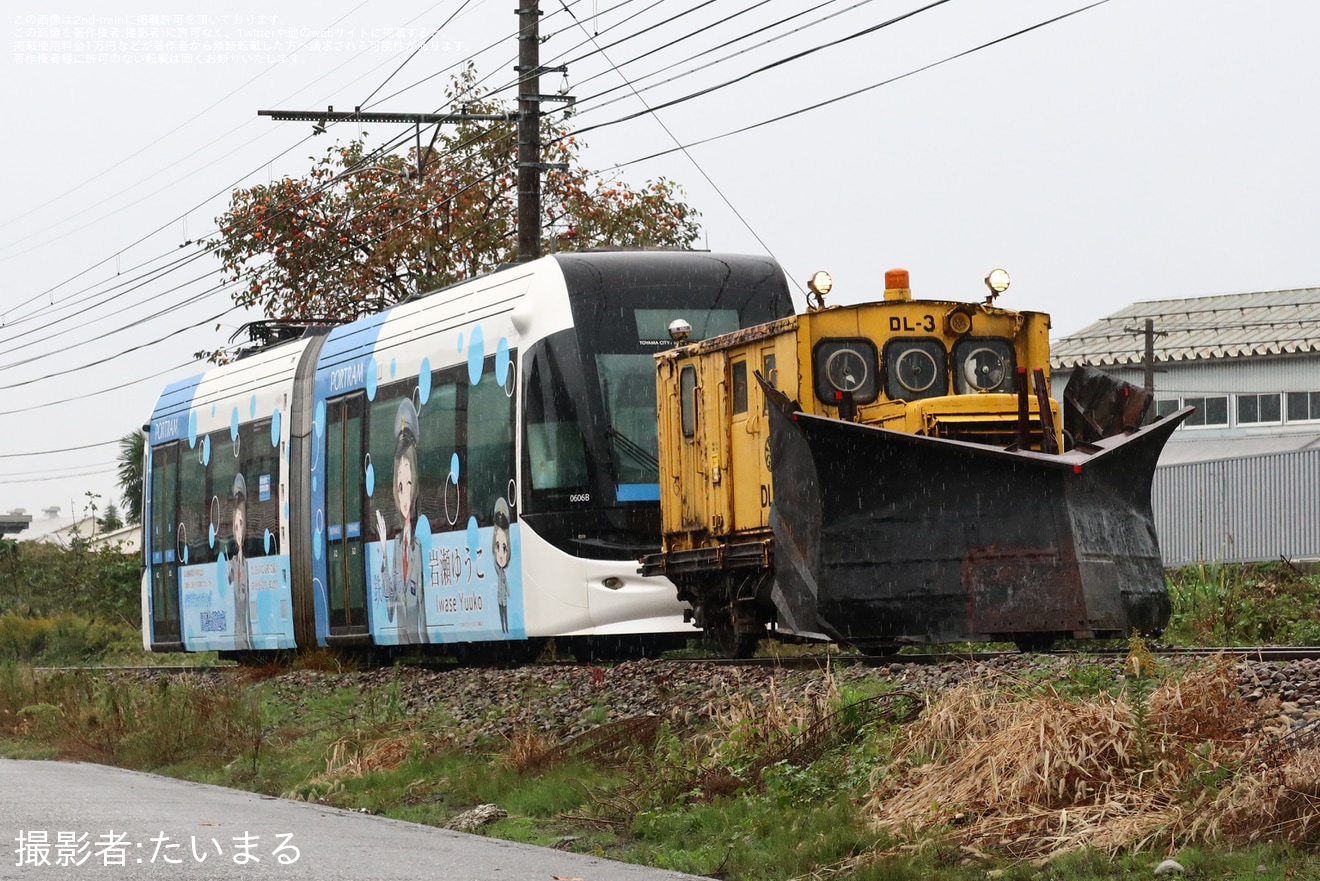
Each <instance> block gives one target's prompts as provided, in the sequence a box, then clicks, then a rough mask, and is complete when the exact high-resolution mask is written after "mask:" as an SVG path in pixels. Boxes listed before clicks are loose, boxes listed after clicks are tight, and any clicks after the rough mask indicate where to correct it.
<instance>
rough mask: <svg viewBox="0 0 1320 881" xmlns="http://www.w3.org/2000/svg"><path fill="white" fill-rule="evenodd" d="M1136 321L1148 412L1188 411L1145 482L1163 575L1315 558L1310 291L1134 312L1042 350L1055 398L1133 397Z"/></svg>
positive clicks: (1317, 308)
mask: <svg viewBox="0 0 1320 881" xmlns="http://www.w3.org/2000/svg"><path fill="white" fill-rule="evenodd" d="M1147 319H1150V320H1151V321H1152V323H1153V329H1154V331H1155V333H1156V336H1155V338H1154V354H1155V370H1156V372H1155V396H1156V409H1157V412H1158V413H1159V414H1161V415H1162V414H1164V413H1170V412H1173V411H1174V410H1176V409H1178V408H1179V407H1182V406H1189V405H1190V406H1194V407H1196V408H1197V411H1196V413H1195V414H1194V415H1193V416H1192V417H1191V418H1190V419H1189V420H1188V421H1187V422H1186V423H1184V425H1183V427H1182V428H1179V429H1178V431H1176V432H1175V433H1174V435H1173V438H1172V439H1171V440H1170V442H1169V444H1168V446H1167V447H1165V450H1164V454H1163V455H1162V456H1161V457H1160V466H1159V468H1158V469H1157V471H1156V474H1155V486H1154V490H1153V502H1154V508H1155V523H1156V527H1157V529H1158V530H1159V535H1160V547H1161V550H1162V551H1163V554H1164V561H1165V563H1166V564H1167V565H1170V566H1180V565H1186V564H1189V563H1199V562H1251V561H1260V560H1279V559H1288V560H1306V559H1311V560H1314V559H1320V288H1298V289H1294V290H1285V291H1263V292H1258V293H1248V294H1225V295H1221V296H1214V297H1197V298H1192V299H1184V300H1150V301H1145V302H1138V303H1133V304H1132V305H1130V306H1127V307H1126V308H1124V309H1121V310H1119V311H1118V312H1116V313H1114V314H1113V315H1111V316H1109V317H1107V318H1103V319H1101V320H1100V321H1097V322H1095V323H1094V324H1091V325H1089V326H1087V327H1084V328H1082V329H1081V330H1080V331H1078V332H1076V333H1074V334H1070V335H1068V336H1065V337H1062V338H1059V339H1056V340H1054V341H1053V344H1052V346H1051V349H1052V361H1053V365H1052V366H1053V370H1054V387H1055V393H1056V394H1062V390H1063V387H1064V384H1065V383H1066V382H1067V377H1068V373H1069V370H1070V369H1071V368H1072V367H1073V366H1075V365H1078V364H1089V365H1091V366H1093V367H1098V368H1099V369H1101V370H1104V371H1106V372H1108V373H1110V374H1113V375H1114V376H1117V377H1119V378H1121V379H1125V380H1127V381H1128V382H1132V383H1135V384H1137V385H1141V384H1142V383H1143V382H1144V376H1145V370H1144V355H1145V345H1146V343H1145V323H1146V320H1147Z"/></svg>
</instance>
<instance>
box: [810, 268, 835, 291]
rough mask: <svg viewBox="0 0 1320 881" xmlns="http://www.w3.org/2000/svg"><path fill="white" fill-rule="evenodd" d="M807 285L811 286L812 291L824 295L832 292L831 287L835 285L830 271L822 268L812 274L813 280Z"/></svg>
mask: <svg viewBox="0 0 1320 881" xmlns="http://www.w3.org/2000/svg"><path fill="white" fill-rule="evenodd" d="M807 287H809V288H811V290H812V292H814V293H816V294H819V295H820V296H822V297H823V296H825V295H826V294H828V293H829V292H830V288H832V287H834V279H833V278H831V277H830V274H829V273H828V272H826V271H825V270H823V269H822V270H821V271H820V272H817V273H816V274H814V275H813V276H811V280H810V281H808V282H807Z"/></svg>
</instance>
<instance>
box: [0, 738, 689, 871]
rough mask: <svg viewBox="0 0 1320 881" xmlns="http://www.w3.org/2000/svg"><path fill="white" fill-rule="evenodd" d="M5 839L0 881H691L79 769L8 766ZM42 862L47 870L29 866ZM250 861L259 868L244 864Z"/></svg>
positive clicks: (2, 791)
mask: <svg viewBox="0 0 1320 881" xmlns="http://www.w3.org/2000/svg"><path fill="white" fill-rule="evenodd" d="M0 830H2V831H3V835H4V837H5V839H6V840H7V841H8V842H9V844H8V845H6V847H5V855H4V858H3V859H0V878H4V879H9V878H13V879H25V881H37V879H47V878H69V879H89V881H90V879H115V881H138V879H148V878H151V879H156V878H176V877H177V878H189V879H198V881H209V879H226V881H228V879H236V878H243V879H250V881H284V879H316V881H373V879H391V881H392V879H419V881H421V879H425V881H432V879H435V881H554V879H581V881H683V879H687V881H695V876H692V875H683V874H679V873H677V872H665V871H661V870H658V869H647V868H644V867H641V866H632V865H628V864H627V863H619V862H614V861H612V860H605V859H597V858H594V857H589V856H581V855H578V854H572V853H565V852H563V851H558V850H551V849H548V848H540V847H532V846H530V845H524V844H512V843H510V842H506V841H497V840H495V839H492V838H485V837H482V836H479V835H464V834H462V833H458V832H450V831H448V830H445V829H436V828H433V827H430V826H421V825H417V824H415V823H404V822H401V821H398V820H388V819H385V818H384V817H374V816H370V815H367V814H357V813H353V812H351V811H343V810H338V809H335V808H327V807H324V806H320V805H311V804H306V803H303V802H296V801H289V800H287V799H277V798H270V797H268V796H262V795H256V794H253V793H250V792H241V791H238V790H232V789H223V788H221V787H218V786H207V785H205V784H201V783H188V782H183V781H178V780H171V779H167V778H164V777H158V776H155V775H153V774H141V773H137V772H135V771H123V770H120V769H118V768H107V767H105V766H102V765H87V764H80V763H65V762H25V761H15V760H11V759H0ZM34 833H36V834H34ZM43 838H44V841H43ZM69 839H72V841H73V843H71V844H70V843H69ZM62 842H63V843H64V846H63V847H62V846H61V843H62ZM294 848H296V851H295V850H294ZM42 855H44V856H45V858H46V859H47V860H48V861H49V863H50V865H33V863H36V862H38V861H40V859H41V857H42ZM62 856H63V861H64V864H63V865H59V864H58V863H60V861H61V857H62ZM249 856H250V857H253V858H255V859H257V860H259V862H254V861H246V862H244V860H245V859H246V858H247V857H249ZM295 856H296V861H294V862H289V861H290V860H291V859H292V858H294V857H295ZM70 860H72V861H73V862H75V863H76V862H78V861H81V865H70V864H69V861H70Z"/></svg>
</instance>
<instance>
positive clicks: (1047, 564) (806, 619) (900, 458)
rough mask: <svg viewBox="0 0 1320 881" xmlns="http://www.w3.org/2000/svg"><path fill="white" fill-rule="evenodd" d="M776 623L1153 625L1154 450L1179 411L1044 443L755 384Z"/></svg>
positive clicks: (863, 639) (1156, 594) (820, 629)
mask: <svg viewBox="0 0 1320 881" xmlns="http://www.w3.org/2000/svg"><path fill="white" fill-rule="evenodd" d="M763 388H765V390H766V395H767V397H768V398H769V401H770V451H771V464H772V470H773V473H774V488H775V499H774V508H773V510H772V511H771V515H770V523H771V526H772V528H773V530H774V536H775V542H774V548H775V551H774V552H775V570H776V584H775V587H774V590H773V599H774V602H775V606H776V611H777V613H778V619H779V627H780V629H781V630H787V631H792V632H796V633H802V634H810V633H816V634H825V635H827V636H829V637H830V638H832V639H835V640H838V641H841V642H845V643H850V644H853V645H858V646H862V647H867V646H882V645H898V644H903V643H944V642H962V641H971V642H981V641H1001V640H1003V641H1016V642H1018V644H1019V645H1023V644H1024V643H1025V644H1030V645H1041V644H1047V643H1048V642H1049V641H1050V640H1052V639H1054V638H1069V637H1072V638H1079V639H1086V638H1107V637H1121V636H1127V635H1129V634H1130V633H1131V631H1132V630H1133V629H1136V630H1137V631H1139V632H1142V633H1144V634H1157V633H1159V632H1160V631H1162V630H1163V628H1164V626H1165V625H1166V624H1167V623H1168V619H1169V610H1170V607H1169V598H1168V594H1167V592H1166V589H1165V582H1164V571H1163V565H1162V561H1161V558H1160V549H1159V542H1158V539H1157V537H1156V534H1155V524H1154V518H1153V515H1152V512H1151V503H1150V490H1151V481H1152V479H1153V477H1154V473H1155V464H1156V461H1157V460H1158V458H1159V455H1160V451H1161V449H1162V448H1163V447H1164V444H1165V442H1166V441H1167V440H1168V438H1169V435H1170V434H1171V433H1172V432H1173V430H1174V429H1175V428H1177V427H1178V425H1179V423H1181V422H1182V420H1183V419H1184V418H1186V416H1187V414H1188V413H1189V412H1191V411H1190V409H1189V410H1185V411H1182V412H1179V413H1175V414H1172V415H1171V416H1168V417H1166V418H1164V419H1161V420H1160V421H1158V422H1155V423H1153V424H1151V425H1148V426H1145V427H1142V428H1140V429H1136V430H1133V431H1129V432H1125V433H1120V434H1117V435H1115V436H1112V437H1107V438H1100V439H1097V440H1095V441H1094V442H1092V443H1087V444H1083V445H1080V446H1079V447H1078V448H1077V449H1074V450H1070V451H1068V452H1065V453H1062V454H1057V455H1052V454H1044V453H1038V452H1032V451H1016V450H1008V449H1002V448H998V447H991V446H985V445H980V444H974V443H966V442H961V441H954V440H944V439H939V438H932V437H926V436H922V435H913V434H906V433H902V432H896V431H890V430H886V429H882V428H876V427H873V426H868V425H864V424H860V423H854V422H847V421H842V420H838V419H830V418H827V417H821V416H812V415H809V414H806V413H803V412H800V411H799V410H798V408H797V406H796V405H795V404H794V402H793V401H791V400H789V399H788V398H787V397H785V396H784V395H783V394H781V393H779V392H777V391H775V390H774V389H773V388H770V387H768V386H765V385H764V384H763Z"/></svg>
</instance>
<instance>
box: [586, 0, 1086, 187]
mask: <svg viewBox="0 0 1320 881" xmlns="http://www.w3.org/2000/svg"><path fill="white" fill-rule="evenodd" d="M1108 2H1109V0H1096V2H1094V3H1090V4H1088V5H1086V6H1082V7H1080V8H1078V9H1074V10H1072V11H1071V12H1065V13H1063V14H1062V15H1057V16H1055V17H1054V18H1050V19H1047V20H1045V21H1042V22H1037V23H1036V24H1034V25H1031V26H1030V27H1025V28H1022V29H1020V30H1017V31H1014V32H1013V33H1010V34H1005V35H1004V36H1002V37H998V38H996V39H993V40H990V41H988V42H985V43H981V44H980V45H977V46H973V47H972V48H970V49H965V50H963V51H962V52H958V53H956V54H953V55H948V56H946V57H944V58H941V59H940V60H938V61H932V62H931V63H929V64H923V65H921V66H920V67H915V68H913V69H911V70H909V71H907V72H906V73H901V74H897V75H896V76H892V77H888V78H886V79H883V80H880V81H879V82H876V83H872V84H871V85H869V86H863V87H862V88H860V89H853V90H852V91H850V92H845V93H844V94H842V95H836V96H834V97H833V98H829V99H827V100H825V101H817V102H816V103H814V104H809V105H807V106H806V107H799V108H798V109H796V110H791V111H789V112H787V113H781V114H779V115H778V116H772V117H769V118H767V119H762V120H760V121H759V122H754V123H750V124H748V125H744V126H741V127H739V128H736V129H731V130H729V131H726V132H723V133H721V134H718V135H711V136H710V137H707V138H700V139H698V140H695V141H689V142H688V143H687V144H685V145H684V146H685V147H699V146H701V145H703V144H710V143H714V142H715V141H720V140H723V139H725V138H730V137H733V136H735V135H741V134H746V133H747V132H750V131H754V130H756V129H758V128H763V127H765V126H768V125H773V124H775V123H777V122H783V121H784V120H786V119H792V118H793V117H795V116H801V115H803V114H805V113H811V112H813V111H816V110H820V109H821V108H822V107H828V106H830V105H831V104H838V103H839V102H841V101H846V100H848V99H850V98H856V97H857V96H859V95H864V94H866V93H867V92H871V91H874V90H876V89H879V88H883V87H884V86H888V85H892V84H893V83H896V82H899V81H900V80H904V79H907V78H909V77H913V76H916V75H917V74H920V73H923V72H925V71H927V70H931V69H933V68H936V67H939V66H940V65H943V64H948V63H949V62H951V61H956V60H957V59H959V58H964V57H966V56H968V55H971V54H973V53H975V52H980V51H981V50H983V49H988V48H990V47H992V46H997V45H999V44H1000V43H1004V42H1006V41H1008V40H1012V39H1014V38H1016V37H1020V36H1023V35H1025V34H1029V33H1031V32H1032V31H1036V30H1039V29H1041V28H1043V27H1046V26H1048V25H1051V24H1055V23H1056V22H1060V21H1063V20H1064V19H1067V18H1071V17H1072V16H1074V15H1078V14H1079V13H1082V12H1086V11H1087V10H1088V9H1094V8H1095V7H1097V6H1100V5H1102V4H1104V3H1108ZM700 94H705V92H701V93H693V94H691V95H687V96H684V97H683V98H679V99H675V100H674V101H672V102H670V104H671V105H672V104H677V103H681V102H683V101H686V100H689V99H691V98H694V97H698V96H699V95H700ZM635 115H636V114H634V116H635ZM617 121H621V120H616V122H617ZM605 125H613V123H603V124H601V125H597V126H593V128H603V127H604V126H605ZM574 134H577V132H575V133H574ZM678 149H679V148H678V147H673V148H670V149H667V150H658V151H656V152H654V153H648V154H646V155H645V156H639V157H637V158H636V159H630V160H628V161H627V162H620V163H618V164H616V165H612V166H609V170H614V169H619V168H627V167H628V166H630V165H637V164H639V163H642V162H647V161H649V160H652V159H657V158H659V157H661V156H666V155H668V154H670V153H674V152H676V151H677V150H678Z"/></svg>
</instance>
